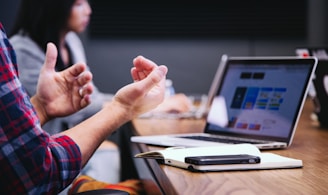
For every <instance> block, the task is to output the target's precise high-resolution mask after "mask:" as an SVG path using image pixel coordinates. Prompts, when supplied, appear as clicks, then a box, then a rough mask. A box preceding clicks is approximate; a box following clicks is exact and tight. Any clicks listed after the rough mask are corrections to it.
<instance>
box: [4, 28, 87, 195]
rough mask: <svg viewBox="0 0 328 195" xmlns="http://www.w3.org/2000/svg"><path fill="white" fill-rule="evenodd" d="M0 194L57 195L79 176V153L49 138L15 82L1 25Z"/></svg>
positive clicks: (64, 141) (14, 67) (61, 139)
mask: <svg viewBox="0 0 328 195" xmlns="http://www.w3.org/2000/svg"><path fill="white" fill-rule="evenodd" d="M0 167H1V168H0V169H1V174H0V193H1V194H56V193H58V192H59V191H61V190H62V189H64V188H65V187H66V186H67V185H69V184H70V183H71V182H72V180H73V179H74V178H75V177H76V176H77V175H78V173H79V171H80V169H81V153H80V150H79V148H78V146H77V145H76V143H74V142H73V140H71V139H70V138H69V137H67V136H63V135H54V136H50V135H49V134H47V133H46V132H45V131H43V130H42V128H41V125H40V121H39V119H38V117H37V114H36V112H35V110H34V108H33V106H32V104H31V102H30V97H29V96H28V95H27V93H26V92H25V90H24V89H23V87H22V84H21V83H20V81H19V79H18V73H17V64H16V56H15V52H14V50H13V48H12V46H11V45H10V43H9V41H8V38H7V36H6V34H5V31H4V29H3V27H2V24H1V23H0Z"/></svg>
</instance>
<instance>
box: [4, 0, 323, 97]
mask: <svg viewBox="0 0 328 195" xmlns="http://www.w3.org/2000/svg"><path fill="white" fill-rule="evenodd" d="M19 1H20V0H11V1H7V0H0V20H1V21H2V22H3V23H4V25H5V27H6V29H7V31H9V28H10V27H11V24H12V22H13V20H12V17H14V15H15V9H16V8H17V4H18V3H19ZM91 2H92V1H91ZM327 4H328V3H327V1H326V0H308V1H307V6H306V7H307V11H306V13H304V14H306V15H307V17H306V18H307V21H306V22H307V32H306V35H305V37H299V36H295V37H293V36H290V35H289V38H286V37H285V38H284V37H280V38H279V37H272V38H270V37H265V36H264V37H263V36H262V37H259V36H252V37H227V36H224V37H223V36H222V37H214V38H211V39H207V38H205V37H196V38H195V37H191V38H176V37H169V38H165V39H163V38H156V37H153V38H152V39H148V38H145V37H103V38H94V37H91V36H90V32H89V31H87V32H85V33H83V34H82V35H81V38H82V40H83V42H84V44H85V49H86V51H87V58H88V64H89V66H90V67H91V70H92V72H93V73H94V81H95V83H96V85H97V86H98V87H99V88H100V89H101V90H102V91H105V92H110V93H114V92H116V90H117V89H119V88H120V87H122V86H123V85H125V84H127V83H130V82H131V78H130V68H131V67H132V60H133V58H134V57H136V56H137V55H144V56H146V57H149V58H150V59H152V60H154V61H155V62H156V63H158V64H165V65H167V66H168V67H169V73H168V78H170V79H172V80H173V82H174V86H175V88H176V91H177V92H184V93H188V94H190V93H207V91H208V88H209V85H210V83H211V81H212V78H213V76H214V73H215V71H216V68H217V65H218V64H219V60H220V57H221V55H222V54H229V55H238V56H263V55H270V56H276V55H283V56H286V55H295V53H294V49H295V48H296V47H299V46H326V47H327V46H328V40H327V39H328V38H327V35H328V29H327V28H328V27H327V18H328V17H327V14H328V12H327V11H326V10H327V9H328V6H327ZM94 11H95V10H94ZM277 12H279V10H277ZM290 25H293V24H290Z"/></svg>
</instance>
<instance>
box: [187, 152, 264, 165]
mask: <svg viewBox="0 0 328 195" xmlns="http://www.w3.org/2000/svg"><path fill="white" fill-rule="evenodd" d="M185 162H186V163H190V164H194V165H225V164H255V163H260V162H261V158H260V157H258V156H253V155H248V154H237V155H216V156H188V157H185Z"/></svg>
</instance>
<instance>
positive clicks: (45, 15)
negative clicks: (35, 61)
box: [9, 0, 75, 66]
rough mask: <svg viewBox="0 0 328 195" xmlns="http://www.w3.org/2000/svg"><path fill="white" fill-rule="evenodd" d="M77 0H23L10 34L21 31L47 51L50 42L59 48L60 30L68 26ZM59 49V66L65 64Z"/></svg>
mask: <svg viewBox="0 0 328 195" xmlns="http://www.w3.org/2000/svg"><path fill="white" fill-rule="evenodd" d="M74 2H75V0H21V3H20V7H19V10H18V15H17V18H16V21H15V23H14V25H13V29H12V31H11V32H10V34H9V36H13V35H15V34H17V33H19V32H20V31H22V33H23V34H25V35H28V36H30V37H31V39H32V40H33V41H35V42H36V43H37V44H38V45H39V47H40V48H42V49H43V50H44V51H46V45H47V43H48V42H53V43H54V44H55V45H56V46H57V48H58V49H59V37H60V31H61V30H63V29H64V28H66V26H67V22H68V18H69V16H70V13H71V9H72V6H73V4H74ZM60 56H61V55H60V51H58V57H57V66H58V65H61V66H62V65H63V62H62V59H61V57H60Z"/></svg>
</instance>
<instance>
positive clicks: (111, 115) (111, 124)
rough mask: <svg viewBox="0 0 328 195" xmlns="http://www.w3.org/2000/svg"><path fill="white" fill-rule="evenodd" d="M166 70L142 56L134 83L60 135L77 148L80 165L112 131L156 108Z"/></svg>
mask: <svg viewBox="0 0 328 195" xmlns="http://www.w3.org/2000/svg"><path fill="white" fill-rule="evenodd" d="M166 73H167V68H166V67H165V66H157V65H156V64H155V63H153V62H152V61H150V60H147V59H146V58H143V57H141V56H139V57H137V58H135V59H134V67H133V68H132V70H131V74H132V78H133V80H134V81H135V82H134V83H132V84H129V85H127V86H125V87H123V88H121V89H120V90H119V91H118V92H117V93H116V95H115V96H114V98H113V100H112V101H111V102H110V103H109V104H107V105H106V106H105V107H104V108H103V109H102V110H100V111H99V112H98V113H96V114H95V115H93V116H92V117H91V118H89V119H87V120H85V121H83V122H82V123H80V124H79V125H77V126H75V127H73V128H71V129H69V130H67V131H65V132H63V134H65V135H68V136H69V137H71V138H72V139H73V140H74V141H75V142H76V143H77V145H79V147H80V151H81V153H82V164H83V165H84V164H85V163H86V162H87V160H88V159H89V158H90V156H91V155H92V153H93V152H94V151H95V149H96V148H97V147H98V146H99V144H100V143H101V142H102V141H103V140H104V139H105V138H106V137H108V136H109V135H110V134H111V133H112V132H113V131H114V130H116V129H117V128H118V127H119V126H121V125H122V124H124V123H125V122H127V121H129V120H131V119H133V118H134V117H136V116H138V115H140V114H142V113H144V112H147V111H149V110H150V109H153V108H155V107H156V106H157V105H158V104H159V103H161V102H162V101H163V99H164V91H165V75H166Z"/></svg>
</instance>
